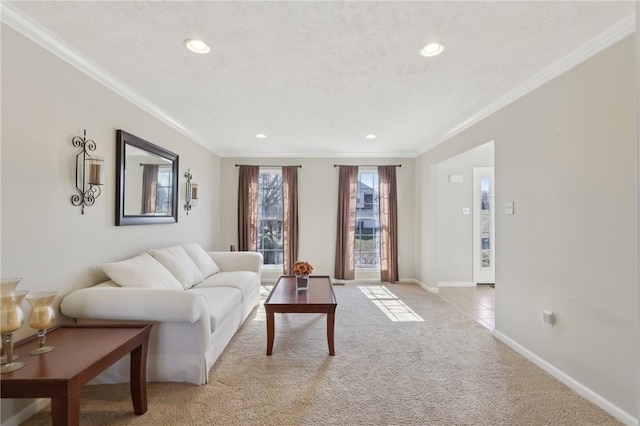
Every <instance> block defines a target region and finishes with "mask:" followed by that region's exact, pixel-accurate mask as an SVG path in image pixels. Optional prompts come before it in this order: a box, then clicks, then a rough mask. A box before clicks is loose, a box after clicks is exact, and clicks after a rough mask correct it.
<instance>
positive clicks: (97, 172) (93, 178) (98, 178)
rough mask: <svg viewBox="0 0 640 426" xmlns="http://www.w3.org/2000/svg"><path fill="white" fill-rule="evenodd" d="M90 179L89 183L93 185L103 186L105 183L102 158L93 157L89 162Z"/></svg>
mask: <svg viewBox="0 0 640 426" xmlns="http://www.w3.org/2000/svg"><path fill="white" fill-rule="evenodd" d="M88 161H89V178H88V181H87V183H89V184H91V185H103V183H104V168H103V167H102V165H103V164H104V160H103V159H102V158H101V157H93V158H90V159H89V160H88Z"/></svg>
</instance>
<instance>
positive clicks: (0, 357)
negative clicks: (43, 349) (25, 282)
mask: <svg viewBox="0 0 640 426" xmlns="http://www.w3.org/2000/svg"><path fill="white" fill-rule="evenodd" d="M20 281H22V278H2V279H0V296H7V295H9V294H14V293H15V292H16V286H17V285H18V284H19V283H20ZM17 358H18V355H13V359H12V360H11V361H13V360H15V359H17ZM6 363H7V347H6V345H4V344H3V345H2V350H1V351H0V365H2V364H6Z"/></svg>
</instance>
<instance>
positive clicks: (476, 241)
mask: <svg viewBox="0 0 640 426" xmlns="http://www.w3.org/2000/svg"><path fill="white" fill-rule="evenodd" d="M494 181H495V180H494V171H493V167H474V168H473V281H474V282H475V283H476V285H477V284H494V283H495V266H496V265H495V264H496V258H495V185H494Z"/></svg>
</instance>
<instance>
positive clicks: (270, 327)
mask: <svg viewBox="0 0 640 426" xmlns="http://www.w3.org/2000/svg"><path fill="white" fill-rule="evenodd" d="M266 311H267V355H271V354H272V353H273V338H274V337H275V324H274V322H275V313H274V312H273V311H272V310H271V309H269V308H268V307H266Z"/></svg>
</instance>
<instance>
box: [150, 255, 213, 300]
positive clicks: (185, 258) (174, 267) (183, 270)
mask: <svg viewBox="0 0 640 426" xmlns="http://www.w3.org/2000/svg"><path fill="white" fill-rule="evenodd" d="M149 254H150V255H151V256H153V257H154V259H156V260H157V261H158V262H160V263H162V265H163V266H164V267H165V268H167V269H168V270H169V272H171V273H172V274H173V276H174V277H176V279H177V280H178V281H180V284H182V287H183V288H185V289H186V288H191V287H193V286H194V285H195V284H198V283H199V282H201V281H202V280H203V279H204V276H202V272H200V269H198V267H197V266H196V264H195V263H193V260H191V258H190V257H189V255H188V254H187V252H186V251H184V249H183V248H182V247H180V246H172V247H166V248H161V249H151V250H149Z"/></svg>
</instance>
